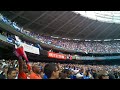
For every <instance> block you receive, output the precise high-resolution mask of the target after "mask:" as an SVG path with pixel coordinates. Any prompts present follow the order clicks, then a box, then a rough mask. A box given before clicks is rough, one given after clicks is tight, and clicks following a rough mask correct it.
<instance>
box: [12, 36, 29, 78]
mask: <svg viewBox="0 0 120 90" xmlns="http://www.w3.org/2000/svg"><path fill="white" fill-rule="evenodd" d="M15 39H16V40H15V51H14V54H15V55H16V56H17V57H18V58H19V60H18V62H19V74H18V79H28V78H29V77H28V73H29V74H30V72H31V66H30V65H29V61H28V58H27V55H26V53H25V51H24V48H23V46H22V42H21V40H20V39H19V37H17V36H15ZM23 58H24V59H25V60H26V63H25V62H24V61H23Z"/></svg>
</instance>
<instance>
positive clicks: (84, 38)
mask: <svg viewBox="0 0 120 90" xmlns="http://www.w3.org/2000/svg"><path fill="white" fill-rule="evenodd" d="M103 24H104V23H101V24H99V26H97V27H96V28H95V29H94V30H93V31H92V32H90V33H89V34H88V35H86V36H85V38H84V39H87V38H88V37H89V36H90V35H91V34H92V33H94V31H96V30H97V29H98V28H100V27H101V26H102V25H103Z"/></svg>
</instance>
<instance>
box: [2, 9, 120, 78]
mask: <svg viewBox="0 0 120 90" xmlns="http://www.w3.org/2000/svg"><path fill="white" fill-rule="evenodd" d="M79 12H80V11H78V12H77V11H0V59H1V61H2V60H6V61H9V60H13V61H15V60H18V57H17V56H16V55H15V54H14V51H15V50H16V46H17V45H18V46H21V45H22V46H23V47H24V50H25V53H26V55H27V58H28V60H29V61H30V62H34V63H38V62H40V63H60V64H61V66H62V64H65V65H66V64H68V66H71V64H75V65H76V64H77V65H78V64H79V65H88V67H89V65H106V66H107V65H112V68H113V67H115V70H116V71H117V72H118V73H119V72H120V67H119V65H120V25H119V24H120V11H94V12H93V11H88V12H87V11H81V12H80V13H79ZM85 15H87V16H85ZM92 15H93V16H92ZM89 16H91V18H90V17H89ZM93 18H95V19H93ZM103 20H104V21H103ZM17 48H18V47H17ZM116 65H117V66H116ZM63 66H64V65H63ZM106 66H105V67H106ZM66 67H67V66H66ZM77 67H78V66H77ZM85 67H86V66H85ZM91 67H92V66H90V68H91ZM103 67H104V66H103ZM109 68H111V67H109V66H108V69H109ZM108 71H109V70H108ZM119 77H120V76H119ZM84 79H86V77H85V78H84Z"/></svg>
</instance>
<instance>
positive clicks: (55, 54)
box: [48, 52, 66, 60]
mask: <svg viewBox="0 0 120 90" xmlns="http://www.w3.org/2000/svg"><path fill="white" fill-rule="evenodd" d="M48 57H49V58H56V59H62V60H66V55H64V54H59V53H54V52H48Z"/></svg>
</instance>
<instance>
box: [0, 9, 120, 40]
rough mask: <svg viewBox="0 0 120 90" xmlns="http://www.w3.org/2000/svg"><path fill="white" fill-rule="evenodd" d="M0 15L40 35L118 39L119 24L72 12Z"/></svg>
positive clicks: (2, 12) (12, 12)
mask: <svg viewBox="0 0 120 90" xmlns="http://www.w3.org/2000/svg"><path fill="white" fill-rule="evenodd" d="M0 13H1V14H3V15H4V16H6V17H7V18H9V19H10V20H12V21H15V22H17V24H18V25H19V26H22V27H23V28H24V29H26V30H29V31H32V32H35V33H36V34H38V33H39V34H40V35H42V34H44V35H50V36H57V37H62V38H70V39H88V40H103V39H118V38H120V24H119V23H115V22H113V23H107V22H101V21H99V20H98V19H97V20H93V19H90V18H89V17H85V16H83V15H82V14H76V13H74V12H72V11H0ZM111 13H112V12H111ZM119 16H120V15H119ZM118 21H119V20H118Z"/></svg>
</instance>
